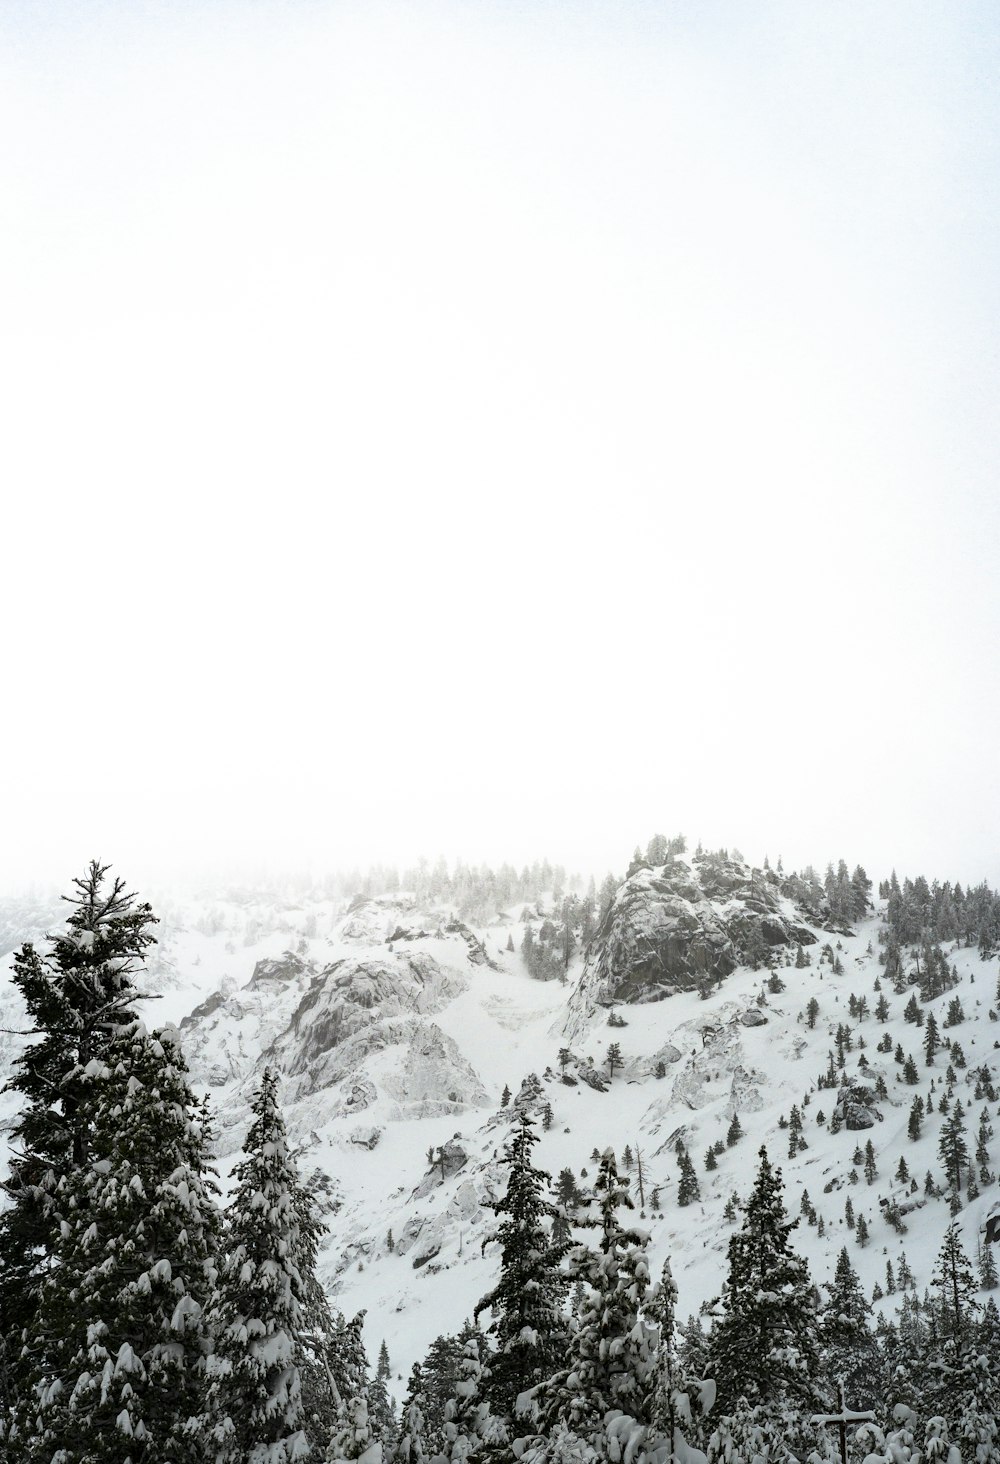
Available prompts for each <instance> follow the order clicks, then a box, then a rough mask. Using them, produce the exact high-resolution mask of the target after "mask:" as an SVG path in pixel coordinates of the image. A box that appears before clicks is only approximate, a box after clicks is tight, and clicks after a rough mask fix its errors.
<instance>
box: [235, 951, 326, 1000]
mask: <svg viewBox="0 0 1000 1464" xmlns="http://www.w3.org/2000/svg"><path fill="white" fill-rule="evenodd" d="M308 970H309V967H308V965H307V964H306V962H305V961H304V960H303V959H302V957H301V956H297V955H296V954H295V952H294V951H285V953H284V954H283V955H281V956H278V957H276V958H273V959H265V960H263V961H258V962H257V964H256V966H254V968H253V975H252V976H251V977H250V980H249V981H248V982H247V986H246V989H247V991H255V990H256V989H257V988H258V987H259V986H262V985H265V984H266V983H267V982H269V981H294V980H295V978H296V977H297V976H305V975H306V973H307V972H308ZM313 970H315V967H313Z"/></svg>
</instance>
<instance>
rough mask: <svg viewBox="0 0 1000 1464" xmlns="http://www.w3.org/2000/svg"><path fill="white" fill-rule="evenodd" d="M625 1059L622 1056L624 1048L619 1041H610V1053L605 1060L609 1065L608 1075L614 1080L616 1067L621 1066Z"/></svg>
mask: <svg viewBox="0 0 1000 1464" xmlns="http://www.w3.org/2000/svg"><path fill="white" fill-rule="evenodd" d="M623 1060H624V1059H623V1058H622V1050H621V1048H620V1046H619V1045H618V1043H617V1042H612V1043H610V1044H609V1046H608V1055H607V1058H606V1059H605V1061H606V1062H607V1065H608V1077H609V1078H610V1080H611V1081H612V1082H614V1078H615V1068H620V1067H621V1065H622V1062H623Z"/></svg>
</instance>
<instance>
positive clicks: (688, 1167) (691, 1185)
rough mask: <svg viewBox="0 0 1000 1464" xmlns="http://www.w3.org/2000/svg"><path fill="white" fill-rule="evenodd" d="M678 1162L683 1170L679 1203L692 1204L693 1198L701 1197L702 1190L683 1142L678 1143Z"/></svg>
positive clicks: (678, 1193)
mask: <svg viewBox="0 0 1000 1464" xmlns="http://www.w3.org/2000/svg"><path fill="white" fill-rule="evenodd" d="M677 1163H678V1166H679V1167H680V1171H681V1172H680V1178H679V1179H678V1182H677V1203H678V1204H679V1205H690V1204H691V1202H692V1201H693V1200H699V1199H701V1191H700V1190H699V1187H698V1176H697V1174H696V1173H695V1167H694V1164H693V1163H692V1162H691V1156H690V1154H689V1153H688V1151H687V1150H686V1149H685V1147H684V1145H683V1144H678V1145H677Z"/></svg>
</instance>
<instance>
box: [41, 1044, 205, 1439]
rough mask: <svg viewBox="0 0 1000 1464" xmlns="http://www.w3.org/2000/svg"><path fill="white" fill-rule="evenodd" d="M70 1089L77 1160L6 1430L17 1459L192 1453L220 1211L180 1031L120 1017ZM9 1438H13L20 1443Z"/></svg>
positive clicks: (63, 1191) (64, 1190) (62, 1193)
mask: <svg viewBox="0 0 1000 1464" xmlns="http://www.w3.org/2000/svg"><path fill="white" fill-rule="evenodd" d="M85 1078H86V1087H80V1088H78V1089H77V1101H78V1105H79V1108H78V1113H79V1118H80V1121H81V1126H82V1127H83V1129H84V1131H85V1132H86V1133H87V1136H88V1143H87V1155H86V1159H85V1161H84V1162H83V1163H82V1164H81V1165H80V1166H79V1167H77V1168H76V1169H74V1170H71V1171H70V1172H69V1173H68V1174H67V1175H65V1176H64V1177H63V1179H62V1180H61V1181H60V1184H59V1186H58V1187H57V1189H56V1192H55V1202H56V1204H57V1206H58V1209H59V1212H60V1213H61V1214H62V1215H63V1216H64V1219H63V1221H62V1226H61V1232H60V1238H59V1241H58V1243H57V1246H56V1248H55V1250H54V1253H53V1265H52V1267H51V1269H50V1271H49V1272H48V1274H47V1275H46V1277H45V1279H44V1281H43V1282H42V1285H41V1288H40V1292H39V1301H38V1310H37V1315H36V1317H35V1320H34V1324H33V1327H32V1333H31V1336H32V1346H31V1351H30V1354H29V1357H28V1361H29V1365H30V1367H31V1370H32V1376H31V1381H32V1383H33V1385H34V1386H33V1390H32V1396H33V1400H34V1402H33V1405H31V1406H29V1404H28V1399H27V1397H26V1396H24V1397H22V1400H21V1406H20V1407H19V1409H18V1412H17V1415H16V1420H15V1429H16V1432H15V1434H14V1438H15V1439H17V1440H19V1441H20V1449H21V1453H20V1454H19V1456H18V1457H19V1458H23V1460H24V1461H25V1464H50V1461H51V1460H53V1459H54V1458H58V1459H59V1460H60V1461H61V1464H75V1461H78V1460H79V1461H83V1460H85V1461H86V1464H127V1461H128V1460H129V1459H130V1458H132V1457H133V1450H140V1449H141V1450H142V1452H141V1455H140V1456H139V1457H141V1458H142V1459H147V1458H148V1459H150V1460H160V1459H164V1460H166V1459H169V1460H171V1461H172V1464H173V1461H176V1464H182V1461H183V1464H186V1461H192V1464H193V1461H195V1460H198V1461H200V1460H202V1459H203V1453H202V1450H201V1447H200V1444H199V1441H198V1439H197V1437H196V1434H195V1425H196V1423H197V1415H198V1411H199V1402H200V1394H201V1382H202V1376H203V1368H204V1358H205V1354H206V1352H207V1350H208V1339H207V1336H206V1332H205V1325H204V1308H205V1304H206V1303H207V1301H208V1299H209V1295H210V1289H211V1286H212V1282H213V1280H214V1275H215V1255H216V1251H217V1244H218V1234H219V1214H218V1210H217V1208H216V1205H215V1201H214V1192H215V1185H214V1183H213V1181H212V1178H211V1171H210V1170H209V1168H208V1157H207V1144H208V1135H207V1134H206V1132H205V1127H204V1123H203V1119H202V1112H201V1110H200V1109H199V1106H198V1105H197V1104H196V1102H195V1100H194V1097H193V1095H192V1093H191V1090H190V1088H189V1087H188V1084H187V1080H186V1068H185V1064H184V1059H183V1057H182V1056H181V1053H180V1049H179V1048H178V1046H177V1045H176V1034H175V1033H172V1032H162V1033H159V1034H152V1035H150V1034H148V1033H147V1032H146V1030H145V1028H144V1027H142V1025H141V1024H139V1023H136V1024H134V1025H132V1026H131V1027H129V1028H127V1029H125V1030H124V1031H122V1032H119V1033H118V1034H117V1036H116V1037H115V1039H114V1040H113V1042H112V1043H111V1045H110V1047H109V1048H108V1050H107V1053H106V1055H105V1058H104V1060H103V1061H99V1060H96V1059H95V1060H92V1061H91V1062H90V1063H88V1065H87V1068H86V1072H85ZM15 1447H17V1445H15Z"/></svg>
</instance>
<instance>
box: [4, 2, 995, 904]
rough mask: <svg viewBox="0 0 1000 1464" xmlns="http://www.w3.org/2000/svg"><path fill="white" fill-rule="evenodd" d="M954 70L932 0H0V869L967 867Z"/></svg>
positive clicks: (967, 393) (981, 632)
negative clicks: (697, 853)
mask: <svg viewBox="0 0 1000 1464" xmlns="http://www.w3.org/2000/svg"><path fill="white" fill-rule="evenodd" d="M998 72H1000V17H998V14H997V11H996V7H995V6H994V5H992V4H989V3H982V4H976V3H963V4H961V5H956V4H954V0H941V3H939V4H925V3H919V0H885V3H882V4H879V5H871V4H870V3H868V0H864V3H851V0H836V3H834V0H830V3H827V4H815V3H808V0H789V3H766V0H763V3H760V0H758V3H754V4H753V5H747V4H743V3H739V0H727V3H719V4H715V3H711V0H688V3H682V0H660V3H656V4H653V3H649V4H645V3H635V0H608V3H604V4H602V3H597V0H591V3H584V0H564V3H559V4H556V3H545V0H530V3H524V4H517V3H513V0H497V3H491V0H466V3H454V4H448V3H433V0H408V3H398V4H391V3H387V4H382V3H378V0H363V3H358V4H354V3H336V0H294V3H293V0H287V3H281V0H259V3H250V0H244V3H239V4H236V3H233V4H227V3H225V0H201V3H184V0H169V3H163V4H151V3H137V0H120V3H118V0H116V3H104V4H102V3H88V0H68V3H58V0H48V3H46V4H45V5H38V4H37V3H35V0H4V4H3V6H2V8H0V135H2V136H3V138H4V139H5V142H4V146H3V149H2V152H0V404H2V405H0V415H2V419H3V426H2V431H0V474H2V477H0V493H2V502H3V515H2V529H3V535H2V539H3V550H4V553H3V561H2V569H0V600H2V610H3V621H2V625H3V636H2V645H3V654H2V676H3V680H2V686H3V708H4V709H3V716H2V720H0V748H2V754H3V756H2V780H3V796H2V809H0V814H2V820H3V823H2V841H0V877H2V878H3V880H4V882H5V883H6V884H7V885H8V886H10V885H12V884H17V885H19V884H21V883H22V882H23V881H24V880H25V879H28V878H53V879H56V880H58V881H60V882H62V883H66V882H67V881H68V878H69V877H70V875H72V874H73V873H75V872H77V870H78V869H79V868H80V867H81V866H82V864H83V862H84V861H85V860H86V859H87V858H88V857H90V855H91V854H92V853H98V854H100V855H101V856H102V857H103V858H105V859H110V860H112V861H113V862H114V863H115V865H116V866H118V867H119V868H121V869H122V870H123V871H124V872H125V873H126V875H127V876H128V877H129V879H130V880H131V881H132V882H133V883H137V884H139V885H140V886H141V885H142V883H143V881H144V880H146V879H148V878H152V877H154V876H156V877H159V876H160V875H161V874H162V873H163V872H164V871H170V870H175V869H178V868H181V867H184V866H187V865H194V866H196V867H198V868H209V867H212V866H222V865H225V864H226V863H227V862H229V861H233V860H238V861H250V862H252V863H267V862H270V863H273V864H276V865H301V864H303V863H307V862H310V861H311V862H313V863H314V864H316V865H318V866H335V865H338V864H344V863H353V862H354V861H356V860H359V861H362V862H364V861H367V860H368V859H370V858H380V857H382V858H387V859H393V858H400V859H405V858H407V857H411V856H412V855H413V854H414V853H416V852H417V851H420V850H422V851H425V852H426V853H428V854H429V855H430V856H432V857H433V856H435V855H436V854H438V853H439V852H442V853H444V854H446V855H447V856H449V857H453V856H454V855H455V854H460V855H462V856H464V857H466V858H469V859H480V858H491V859H497V860H499V859H503V858H505V857H509V858H511V859H513V860H515V861H517V862H521V861H522V860H524V859H530V858H531V857H532V856H535V855H539V854H541V853H543V852H548V853H549V854H550V855H551V856H552V857H555V858H558V859H562V860H564V861H565V862H566V863H568V864H569V865H571V866H572V867H576V868H589V867H591V866H594V867H596V868H597V869H598V870H599V871H600V870H603V869H604V868H607V867H608V866H612V867H615V868H619V867H621V866H622V865H623V864H624V862H625V861H626V860H627V857H628V854H629V853H630V851H631V848H632V846H633V845H634V844H635V843H636V842H637V841H639V840H642V841H645V840H646V839H647V838H648V837H649V835H650V834H651V833H652V832H654V830H662V831H664V832H666V833H671V832H673V831H674V830H676V829H683V830H685V831H686V832H687V833H688V835H689V836H690V837H691V838H692V839H695V838H697V837H698V836H699V835H700V836H701V837H702V838H704V839H705V840H706V842H709V843H711V844H713V845H714V844H719V843H726V844H729V845H737V846H739V847H740V848H741V849H742V850H743V851H744V853H746V854H748V855H749V856H751V857H753V858H755V859H759V858H760V857H761V856H762V855H763V854H764V853H765V852H768V853H769V854H770V855H771V857H772V859H774V858H775V857H776V856H777V854H778V853H779V852H780V853H782V854H783V855H784V857H785V861H786V863H799V864H800V863H803V862H806V861H807V860H813V861H815V862H817V863H821V862H825V861H826V860H827V859H828V858H837V857H839V856H841V855H843V856H844V857H846V858H847V859H848V860H849V861H850V862H851V863H852V864H853V863H854V862H855V861H857V860H860V861H862V862H863V863H865V864H866V865H867V867H868V868H869V870H870V871H871V872H873V873H876V874H880V873H883V872H885V871H887V870H888V868H889V867H890V865H892V864H896V865H897V866H898V867H899V869H900V871H901V872H904V871H907V872H917V871H918V870H919V869H923V870H924V871H925V872H926V873H928V874H929V875H935V874H936V875H939V876H940V877H942V878H948V877H952V878H954V877H956V876H957V877H959V878H962V879H963V880H970V879H979V878H981V877H983V876H986V877H988V878H990V879H991V880H992V881H994V882H1000V846H998V840H997V828H996V825H997V817H996V815H997V809H998V803H1000V799H998V795H1000V777H998V771H997V756H996V749H997V727H998V719H1000V697H998V678H1000V672H998V656H997V638H998V630H1000V598H998V591H997V574H996V570H997V550H998V548H1000V496H998V492H997V459H998V446H1000V442H998V437H1000V433H998V428H997V412H996V406H997V402H998V401H1000V370H998V360H997V342H998V339H1000V337H998V306H1000V269H998V259H1000V247H998V246H1000V238H998V232H1000V230H998V224H1000V196H998V192H1000V156H998V152H1000V75H998Z"/></svg>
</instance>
